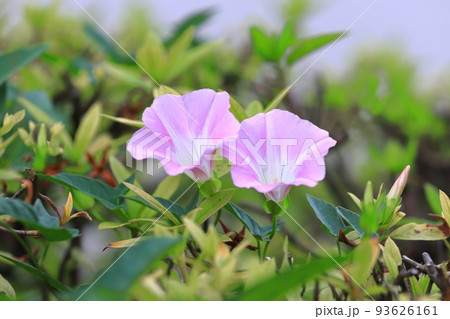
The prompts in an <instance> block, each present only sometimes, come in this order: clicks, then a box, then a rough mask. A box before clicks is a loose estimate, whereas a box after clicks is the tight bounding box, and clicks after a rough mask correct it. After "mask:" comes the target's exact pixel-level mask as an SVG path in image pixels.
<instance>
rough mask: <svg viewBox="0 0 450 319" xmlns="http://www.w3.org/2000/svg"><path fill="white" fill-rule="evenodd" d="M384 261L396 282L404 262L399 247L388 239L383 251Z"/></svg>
mask: <svg viewBox="0 0 450 319" xmlns="http://www.w3.org/2000/svg"><path fill="white" fill-rule="evenodd" d="M383 257H384V261H385V262H386V267H387V268H388V270H389V273H390V274H391V278H392V280H395V278H397V276H398V265H399V264H401V262H402V255H401V254H400V250H399V249H398V247H397V245H396V244H395V243H394V241H393V240H392V239H391V237H388V238H387V239H386V242H385V244H384V250H383Z"/></svg>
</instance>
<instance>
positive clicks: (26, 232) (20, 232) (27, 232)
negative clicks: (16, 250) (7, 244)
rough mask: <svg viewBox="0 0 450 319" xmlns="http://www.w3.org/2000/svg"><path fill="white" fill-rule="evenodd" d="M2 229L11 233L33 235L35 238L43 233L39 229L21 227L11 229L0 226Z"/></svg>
mask: <svg viewBox="0 0 450 319" xmlns="http://www.w3.org/2000/svg"><path fill="white" fill-rule="evenodd" d="M0 230H1V231H4V232H7V233H9V232H10V231H12V232H14V233H16V234H18V235H23V236H31V237H33V238H39V237H41V236H42V235H41V233H40V232H39V231H38V230H20V229H11V230H9V229H8V228H6V227H3V226H0Z"/></svg>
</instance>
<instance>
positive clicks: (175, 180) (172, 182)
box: [153, 175, 181, 199]
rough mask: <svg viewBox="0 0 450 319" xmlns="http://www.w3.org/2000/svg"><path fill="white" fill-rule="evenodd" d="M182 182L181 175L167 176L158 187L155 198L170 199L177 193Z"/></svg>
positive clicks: (154, 194)
mask: <svg viewBox="0 0 450 319" xmlns="http://www.w3.org/2000/svg"><path fill="white" fill-rule="evenodd" d="M180 182H181V175H176V176H167V177H166V178H164V179H163V181H162V182H161V183H159V185H158V187H156V190H155V192H154V193H153V196H154V197H164V198H167V199H169V198H170V197H172V195H173V194H174V193H175V192H176V191H177V189H178V187H179V186H180Z"/></svg>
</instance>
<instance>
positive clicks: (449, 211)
mask: <svg viewBox="0 0 450 319" xmlns="http://www.w3.org/2000/svg"><path fill="white" fill-rule="evenodd" d="M439 200H440V202H441V208H442V217H444V219H445V221H446V222H447V225H450V198H448V196H447V194H445V193H444V192H443V191H439Z"/></svg>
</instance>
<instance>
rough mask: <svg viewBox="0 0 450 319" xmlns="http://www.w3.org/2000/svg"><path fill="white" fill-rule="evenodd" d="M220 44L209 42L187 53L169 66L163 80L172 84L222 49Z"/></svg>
mask: <svg viewBox="0 0 450 319" xmlns="http://www.w3.org/2000/svg"><path fill="white" fill-rule="evenodd" d="M220 45H221V43H220V42H217V41H216V42H207V43H205V44H202V45H199V46H197V47H195V48H192V49H190V50H189V51H187V52H186V53H185V54H184V55H183V58H182V59H178V60H177V61H176V62H173V63H172V64H170V65H168V66H167V68H166V69H165V70H164V72H163V75H162V76H163V79H164V82H165V83H170V82H171V81H173V80H174V79H175V78H177V77H178V76H180V75H181V74H183V73H184V72H186V71H187V70H188V69H189V68H191V67H193V66H194V65H195V64H197V63H200V62H201V61H202V60H203V59H205V58H206V57H208V56H209V55H212V53H213V52H214V51H216V50H217V49H218V48H219V47H220Z"/></svg>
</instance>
